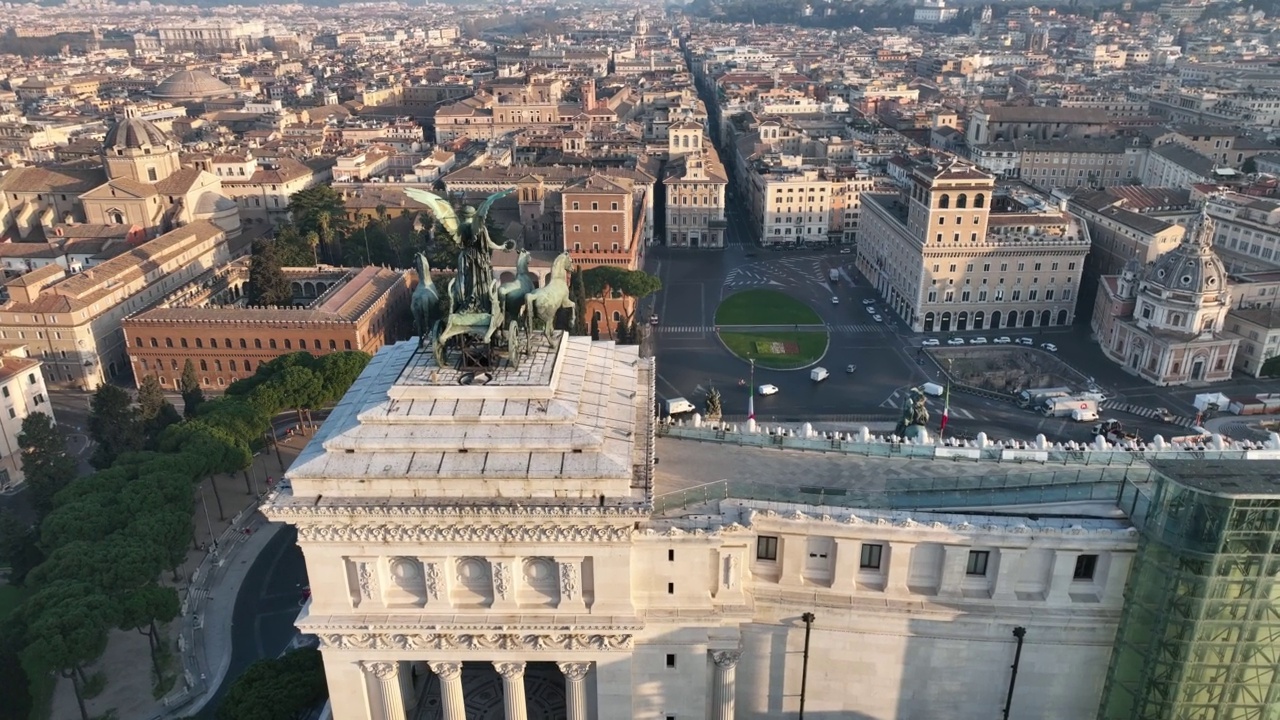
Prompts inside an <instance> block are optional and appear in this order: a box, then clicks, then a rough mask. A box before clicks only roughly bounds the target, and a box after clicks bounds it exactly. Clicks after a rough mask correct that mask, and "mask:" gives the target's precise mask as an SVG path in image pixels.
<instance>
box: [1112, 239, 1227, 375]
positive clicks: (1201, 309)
mask: <svg viewBox="0 0 1280 720" xmlns="http://www.w3.org/2000/svg"><path fill="white" fill-rule="evenodd" d="M1213 233H1214V228H1213V220H1212V219H1210V218H1209V217H1208V216H1205V215H1201V217H1200V218H1199V220H1198V221H1197V222H1196V224H1195V225H1194V226H1192V227H1191V228H1189V229H1188V231H1187V235H1186V237H1185V238H1184V239H1183V241H1182V242H1181V243H1180V244H1179V245H1178V246H1177V247H1175V248H1174V249H1172V250H1170V251H1169V252H1167V253H1165V254H1163V255H1161V256H1160V257H1158V258H1156V259H1155V260H1154V261H1153V262H1151V263H1150V264H1149V265H1148V266H1147V267H1145V268H1143V267H1141V266H1140V265H1139V264H1138V262H1137V260H1134V259H1131V260H1130V261H1129V262H1128V263H1126V264H1125V266H1124V269H1123V270H1122V271H1121V273H1120V274H1119V275H1108V276H1104V277H1103V278H1102V282H1101V284H1100V285H1099V287H1098V301H1097V304H1096V305H1095V306H1094V311H1093V321H1092V327H1093V332H1094V337H1095V338H1096V339H1097V341H1098V343H1099V344H1100V345H1101V346H1102V351H1103V353H1105V354H1106V356H1107V357H1109V358H1110V359H1111V360H1112V361H1114V362H1116V363H1119V364H1120V365H1121V366H1122V367H1123V368H1124V369H1125V370H1127V371H1128V372H1130V373H1132V374H1134V375H1137V376H1139V377H1142V378H1145V379H1146V380H1149V381H1151V382H1152V383H1155V384H1156V385H1183V384H1188V383H1191V384H1198V383H1208V382H1215V381H1218V380H1227V379H1229V378H1230V377H1231V366H1232V364H1233V363H1234V361H1235V355H1236V346H1237V344H1238V343H1239V341H1238V340H1236V339H1231V338H1227V337H1224V336H1223V334H1222V326H1223V322H1224V320H1225V319H1226V316H1227V311H1228V310H1229V309H1230V306H1231V296H1230V292H1229V288H1228V287H1227V272H1226V269H1225V268H1223V266H1222V261H1221V260H1219V259H1218V256H1217V254H1216V253H1215V252H1214V251H1213Z"/></svg>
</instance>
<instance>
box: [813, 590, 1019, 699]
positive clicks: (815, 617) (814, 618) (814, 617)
mask: <svg viewBox="0 0 1280 720" xmlns="http://www.w3.org/2000/svg"><path fill="white" fill-rule="evenodd" d="M800 619H801V620H803V621H804V661H803V664H801V666H800V716H799V719H798V720H804V694H805V689H806V687H807V686H808V685H809V632H810V631H811V630H813V621H814V620H816V619H817V616H816V615H814V614H813V613H811V612H807V613H805V614H803V615H801V616H800ZM1005 720H1008V718H1007V717H1006V718H1005Z"/></svg>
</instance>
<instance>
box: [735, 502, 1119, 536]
mask: <svg viewBox="0 0 1280 720" xmlns="http://www.w3.org/2000/svg"><path fill="white" fill-rule="evenodd" d="M744 509H745V510H746V511H747V521H748V522H749V523H751V524H752V525H753V526H754V525H755V524H756V522H757V521H758V520H764V521H785V522H795V523H826V524H835V525H846V526H860V525H871V526H876V527H884V528H898V529H902V530H947V531H951V532H956V533H965V534H970V535H972V534H976V533H987V534H1007V535H1057V536H1063V537H1080V536H1093V537H1115V538H1136V537H1137V536H1138V529H1137V528H1135V527H1132V526H1130V527H1125V528H1086V527H1083V526H1080V525H1072V526H1070V527H1053V526H1048V525H1040V526H1032V525H1028V524H1027V523H1025V522H1021V521H1018V522H1010V523H1004V524H998V523H991V522H984V523H981V524H974V523H970V522H968V521H962V522H942V521H932V522H919V521H917V520H914V519H913V518H911V517H892V518H888V517H883V516H880V517H862V516H860V515H858V514H857V513H848V514H842V515H839V516H836V515H830V514H827V513H820V512H817V513H805V512H801V511H800V510H793V511H791V512H787V513H780V512H777V511H775V510H757V509H754V508H744ZM907 513H908V511H901V512H899V513H895V514H898V515H906V514H907Z"/></svg>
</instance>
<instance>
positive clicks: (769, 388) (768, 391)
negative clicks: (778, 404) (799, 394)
mask: <svg viewBox="0 0 1280 720" xmlns="http://www.w3.org/2000/svg"><path fill="white" fill-rule="evenodd" d="M758 390H759V391H760V394H761V395H777V394H778V386H777V385H768V384H765V385H761V386H760V387H759V388H758Z"/></svg>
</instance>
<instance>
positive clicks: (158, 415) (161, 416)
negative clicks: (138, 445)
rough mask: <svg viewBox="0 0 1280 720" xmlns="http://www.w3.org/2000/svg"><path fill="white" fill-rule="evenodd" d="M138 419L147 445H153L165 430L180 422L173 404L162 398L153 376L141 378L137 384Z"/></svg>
mask: <svg viewBox="0 0 1280 720" xmlns="http://www.w3.org/2000/svg"><path fill="white" fill-rule="evenodd" d="M138 419H139V420H140V421H141V422H142V432H143V435H145V436H146V439H147V443H148V445H152V444H154V443H155V441H156V440H157V439H158V438H159V437H160V433H162V432H164V429H165V428H167V427H169V426H170V425H172V424H174V423H176V422H179V421H181V420H182V416H181V415H179V414H178V411H177V410H175V409H174V407H173V403H171V402H169V399H168V398H166V397H165V396H164V390H162V389H161V388H160V381H159V380H157V379H156V376H155V375H147V376H145V377H143V378H142V382H141V383H139V384H138Z"/></svg>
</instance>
